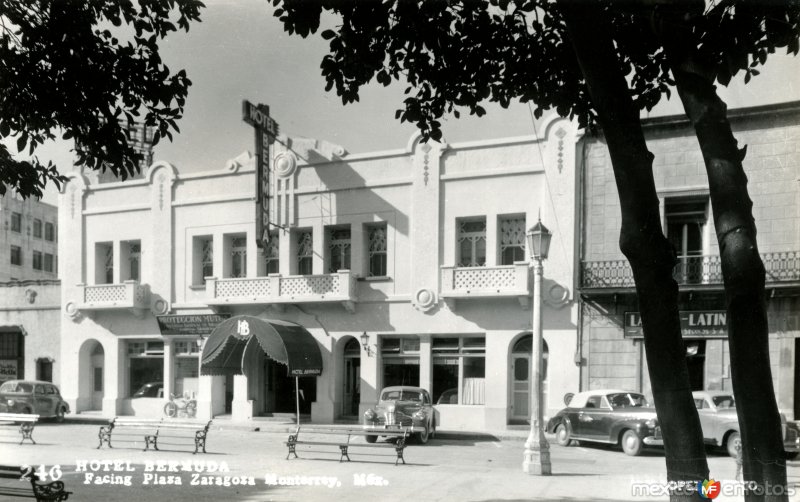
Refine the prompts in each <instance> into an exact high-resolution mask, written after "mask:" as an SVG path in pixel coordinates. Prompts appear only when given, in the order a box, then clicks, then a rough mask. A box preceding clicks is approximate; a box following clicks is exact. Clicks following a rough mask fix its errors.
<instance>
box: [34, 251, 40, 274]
mask: <svg viewBox="0 0 800 502" xmlns="http://www.w3.org/2000/svg"><path fill="white" fill-rule="evenodd" d="M32 266H33V269H34V270H42V252H41V251H34V252H33V263H32Z"/></svg>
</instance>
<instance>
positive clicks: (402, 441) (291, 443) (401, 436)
mask: <svg viewBox="0 0 800 502" xmlns="http://www.w3.org/2000/svg"><path fill="white" fill-rule="evenodd" d="M412 429H413V428H402V429H375V428H372V429H367V428H364V429H362V428H354V427H319V426H317V427H313V426H306V427H300V426H298V427H297V429H296V430H295V431H294V433H293V434H290V435H289V439H288V440H287V441H286V442H285V444H286V446H287V447H288V448H289V453H288V454H287V455H286V459H287V460H289V457H290V456H292V455H294V458H299V457H298V456H297V445H312V446H335V447H337V448H339V452H340V456H339V462H341V461H342V460H343V459H345V458H346V459H347V461H348V462H349V461H350V449H351V448H353V447H357V448H392V449H394V450H395V454H396V455H397V458H396V459H395V462H394V465H397V463H398V462H401V461H402V462H403V463H404V464H405V463H406V461H405V459H404V458H403V450H404V449H405V447H406V444H407V441H408V437H409V435H411V433H412V432H413V430H412ZM301 432H302V433H303V436H304V437H303V439H300V433H301ZM306 435H308V436H310V437H309V438H308V439H306V438H305V436H306ZM314 436H326V437H330V436H334V437H336V438H335V439H334V440H321V439H317V438H315V437H314ZM366 436H388V437H391V438H395V441H394V442H393V443H367V442H364V443H361V442H357V443H353V442H351V439H352V438H354V437H366Z"/></svg>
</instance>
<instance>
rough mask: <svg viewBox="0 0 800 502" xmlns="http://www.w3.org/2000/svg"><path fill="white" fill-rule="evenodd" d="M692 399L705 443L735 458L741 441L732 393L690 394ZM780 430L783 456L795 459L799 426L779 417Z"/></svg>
mask: <svg viewBox="0 0 800 502" xmlns="http://www.w3.org/2000/svg"><path fill="white" fill-rule="evenodd" d="M692 397H693V398H694V405H695V407H696V408H697V415H698V416H699V417H700V426H701V427H702V428H703V438H705V441H706V443H707V444H711V445H714V446H719V447H721V448H725V450H727V452H728V455H730V456H731V457H736V450H737V449H738V448H739V447H740V445H741V442H742V440H741V436H740V434H739V418H738V417H737V415H736V401H735V400H734V398H733V394H732V393H731V392H730V391H724V390H702V391H694V392H692ZM781 431H782V435H783V449H784V450H785V451H786V455H787V457H789V458H793V457H796V456H797V454H798V452H800V424H798V422H787V421H786V417H785V416H784V415H783V414H781Z"/></svg>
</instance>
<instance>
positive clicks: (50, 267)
mask: <svg viewBox="0 0 800 502" xmlns="http://www.w3.org/2000/svg"><path fill="white" fill-rule="evenodd" d="M44 271H45V272H55V266H54V262H53V255H51V254H50V253H45V254H44Z"/></svg>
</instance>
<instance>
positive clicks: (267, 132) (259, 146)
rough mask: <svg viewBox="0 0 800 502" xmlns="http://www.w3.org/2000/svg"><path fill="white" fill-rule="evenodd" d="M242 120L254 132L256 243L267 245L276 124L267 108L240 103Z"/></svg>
mask: <svg viewBox="0 0 800 502" xmlns="http://www.w3.org/2000/svg"><path fill="white" fill-rule="evenodd" d="M242 120H244V121H245V122H246V123H248V124H250V125H251V126H253V127H254V128H255V130H256V236H257V237H256V242H257V243H258V245H259V246H260V247H262V248H266V246H267V244H268V243H269V198H270V193H269V183H270V179H269V163H270V157H271V155H270V147H271V146H272V143H273V141H275V137H276V136H277V135H278V123H277V122H275V120H273V119H272V117H270V116H269V106H267V105H262V104H258V105H254V104H253V103H251V102H249V101H247V100H246V99H245V100H244V101H242Z"/></svg>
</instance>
